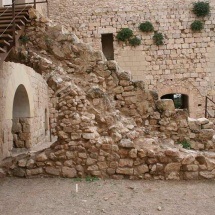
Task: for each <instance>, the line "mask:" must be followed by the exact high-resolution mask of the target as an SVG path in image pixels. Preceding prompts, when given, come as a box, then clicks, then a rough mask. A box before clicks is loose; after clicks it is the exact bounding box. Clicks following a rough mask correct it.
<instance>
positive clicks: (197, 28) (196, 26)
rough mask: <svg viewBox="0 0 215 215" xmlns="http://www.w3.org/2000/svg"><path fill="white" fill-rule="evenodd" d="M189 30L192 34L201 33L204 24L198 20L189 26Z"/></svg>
mask: <svg viewBox="0 0 215 215" xmlns="http://www.w3.org/2000/svg"><path fill="white" fill-rule="evenodd" d="M190 28H191V30H192V31H194V32H197V31H201V30H202V29H203V28H204V24H203V23H202V22H201V21H199V20H195V21H194V22H193V23H192V24H191V26H190Z"/></svg>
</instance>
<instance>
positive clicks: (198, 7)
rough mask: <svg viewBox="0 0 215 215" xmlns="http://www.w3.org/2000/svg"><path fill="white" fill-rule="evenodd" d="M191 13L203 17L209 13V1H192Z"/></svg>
mask: <svg viewBox="0 0 215 215" xmlns="http://www.w3.org/2000/svg"><path fill="white" fill-rule="evenodd" d="M193 13H194V14H195V15H196V16H197V17H204V16H207V15H208V14H209V13H210V5H209V2H204V1H198V2H194V3H193Z"/></svg>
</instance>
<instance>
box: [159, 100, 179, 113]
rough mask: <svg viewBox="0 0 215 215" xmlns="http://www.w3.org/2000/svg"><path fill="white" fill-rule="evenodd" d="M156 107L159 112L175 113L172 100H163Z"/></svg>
mask: <svg viewBox="0 0 215 215" xmlns="http://www.w3.org/2000/svg"><path fill="white" fill-rule="evenodd" d="M156 107H157V109H158V111H159V112H164V111H175V106H174V103H173V100H172V99H161V100H158V101H157V102H156Z"/></svg>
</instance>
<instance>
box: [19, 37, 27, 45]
mask: <svg viewBox="0 0 215 215" xmlns="http://www.w3.org/2000/svg"><path fill="white" fill-rule="evenodd" d="M19 40H20V41H21V43H22V44H26V43H28V41H29V37H28V36H27V35H23V36H21V37H20V38H19Z"/></svg>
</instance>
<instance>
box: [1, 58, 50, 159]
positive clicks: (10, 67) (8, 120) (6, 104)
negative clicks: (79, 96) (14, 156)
mask: <svg viewBox="0 0 215 215" xmlns="http://www.w3.org/2000/svg"><path fill="white" fill-rule="evenodd" d="M20 85H23V86H24V87H25V89H26V91H27V95H28V99H29V105H30V117H27V119H26V120H27V121H28V123H27V124H26V125H28V124H29V125H30V127H29V128H28V130H29V129H30V130H29V131H30V133H31V138H30V141H31V142H30V143H29V144H30V145H29V146H31V145H35V144H36V143H39V142H41V141H46V139H47V138H48V132H45V130H46V128H47V126H46V125H45V122H46V123H47V121H46V120H45V109H47V115H48V111H49V109H48V104H49V96H48V87H47V84H46V82H45V81H44V80H43V78H42V76H41V75H39V74H38V73H36V72H35V71H34V70H33V69H32V68H30V67H27V66H25V65H22V64H17V63H12V62H4V63H3V65H2V68H1V70H0V107H1V111H0V112H1V113H0V126H1V127H0V128H1V130H0V143H1V145H0V160H1V159H2V158H4V157H6V156H9V155H10V151H11V149H12V148H13V135H12V132H11V131H12V119H13V104H14V96H15V93H16V90H17V88H18V87H19V86H20ZM22 127H23V126H22ZM22 135H25V134H22ZM26 135H27V134H26Z"/></svg>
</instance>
